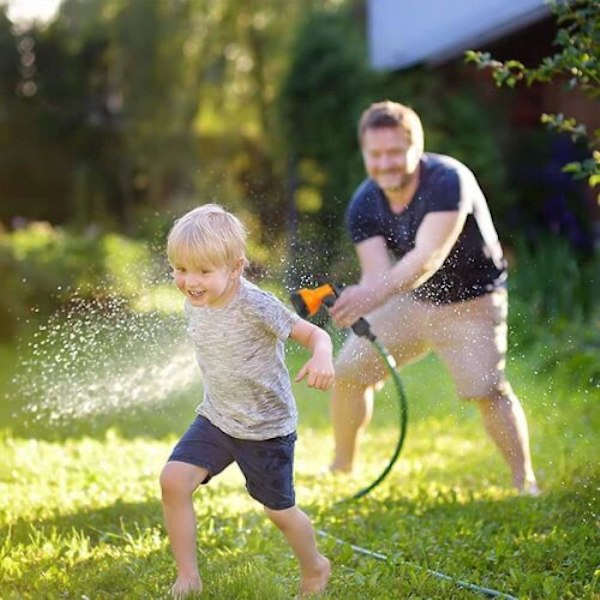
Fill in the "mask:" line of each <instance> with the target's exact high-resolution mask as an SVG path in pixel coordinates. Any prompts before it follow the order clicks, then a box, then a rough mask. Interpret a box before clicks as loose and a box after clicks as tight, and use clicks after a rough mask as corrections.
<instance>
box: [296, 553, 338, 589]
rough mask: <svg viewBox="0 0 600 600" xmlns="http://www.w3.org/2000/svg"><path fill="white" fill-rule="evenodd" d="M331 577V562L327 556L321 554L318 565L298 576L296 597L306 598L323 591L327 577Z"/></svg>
mask: <svg viewBox="0 0 600 600" xmlns="http://www.w3.org/2000/svg"><path fill="white" fill-rule="evenodd" d="M330 577H331V563H330V562H329V560H328V559H327V558H325V557H324V556H321V558H320V560H319V566H318V568H317V569H316V570H314V571H311V572H310V573H303V574H302V575H301V577H300V594H299V595H298V598H308V597H309V596H311V595H318V594H321V593H323V592H324V591H325V588H326V587H327V583H328V582H329V578H330Z"/></svg>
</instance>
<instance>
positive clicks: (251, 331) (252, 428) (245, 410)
mask: <svg viewBox="0 0 600 600" xmlns="http://www.w3.org/2000/svg"><path fill="white" fill-rule="evenodd" d="M185 316H186V320H187V332H188V335H189V336H190V338H191V339H192V341H193V343H194V346H195V351H196V360H197V361H198V365H199V367H200V370H201V372H202V378H203V384H204V400H203V401H202V403H201V404H200V405H199V406H198V408H197V409H196V412H197V413H198V414H200V415H203V416H204V417H206V418H207V419H208V420H209V421H210V422H211V423H212V424H213V425H215V426H216V427H218V428H219V429H221V430H222V431H224V432H225V433H227V434H228V435H230V436H232V437H235V438H239V439H246V440H266V439H270V438H274V437H277V436H282V435H288V434H289V433H292V432H293V431H295V429H296V424H297V416H298V415H297V409H296V403H295V400H294V397H293V395H292V389H291V383H290V376H289V372H288V370H287V367H286V365H285V361H284V342H285V340H286V339H287V338H288V337H289V335H290V333H291V331H292V328H293V326H294V324H295V323H296V321H297V320H298V318H299V317H298V316H297V315H296V314H295V313H293V312H292V311H290V310H289V309H288V308H287V307H286V306H285V305H284V304H283V303H282V302H281V301H280V300H278V299H277V298H276V297H275V296H273V295H272V294H270V293H268V292H264V291H263V290H261V289H260V288H258V287H257V286H255V285H254V284H252V283H250V282H249V281H248V280H246V279H244V278H243V277H242V278H241V280H240V287H239V290H238V294H237V296H236V297H235V298H234V300H233V301H232V302H231V303H230V304H229V305H227V306H226V307H223V308H208V307H195V306H192V305H191V304H190V303H189V302H186V303H185Z"/></svg>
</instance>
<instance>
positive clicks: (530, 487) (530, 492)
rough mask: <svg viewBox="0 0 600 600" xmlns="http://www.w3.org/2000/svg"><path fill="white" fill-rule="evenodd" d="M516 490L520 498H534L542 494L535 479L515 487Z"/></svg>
mask: <svg viewBox="0 0 600 600" xmlns="http://www.w3.org/2000/svg"><path fill="white" fill-rule="evenodd" d="M517 489H518V490H519V494H520V495H521V496H531V497H532V498H535V497H537V496H539V495H541V493H542V490H541V489H540V487H539V486H538V484H537V481H536V480H535V479H534V480H533V481H526V482H525V483H524V484H523V485H521V486H517Z"/></svg>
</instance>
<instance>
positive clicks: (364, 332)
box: [291, 283, 408, 504]
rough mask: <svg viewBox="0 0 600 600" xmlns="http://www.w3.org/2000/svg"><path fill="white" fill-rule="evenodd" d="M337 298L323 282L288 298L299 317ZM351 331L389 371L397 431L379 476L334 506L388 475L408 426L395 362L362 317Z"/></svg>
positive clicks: (363, 492) (365, 491)
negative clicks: (378, 356)
mask: <svg viewBox="0 0 600 600" xmlns="http://www.w3.org/2000/svg"><path fill="white" fill-rule="evenodd" d="M338 296H339V290H338V288H337V287H336V286H335V285H332V284H329V283H326V284H324V285H321V286H319V287H318V288H315V289H306V288H304V289H301V290H297V291H296V292H294V293H293V294H292V295H291V301H292V304H293V306H294V308H295V309H296V312H297V313H298V314H299V315H300V316H301V317H303V318H307V317H310V316H313V315H315V314H316V313H317V312H318V311H319V309H320V308H321V306H322V305H324V306H326V307H327V308H331V307H332V306H333V305H334V304H335V301H336V299H337V297H338ZM351 329H352V331H353V332H354V333H355V334H356V335H357V336H359V337H364V338H367V339H368V340H369V341H370V342H371V344H373V346H374V347H375V349H376V350H377V352H378V353H379V355H380V356H381V358H382V359H383V361H384V362H385V364H386V366H387V368H388V370H389V372H390V375H391V376H392V379H393V380H394V385H395V386H396V392H397V398H398V418H399V421H398V423H399V430H400V432H399V435H398V440H397V442H396V446H395V448H394V452H393V454H392V456H391V458H390V459H389V461H388V464H387V465H386V467H385V469H383V471H382V472H381V474H380V475H379V476H378V477H377V478H376V479H375V480H374V481H373V482H372V483H370V484H369V485H368V486H366V487H365V488H363V489H361V490H359V491H358V492H356V493H355V494H353V495H352V496H349V497H348V498H343V499H342V500H338V502H336V504H339V503H342V502H348V501H350V500H358V499H359V498H362V497H363V496H366V495H367V494H368V493H369V492H371V491H372V490H374V489H375V488H376V487H377V486H378V485H379V484H380V483H381V482H382V481H383V480H384V479H385V478H386V477H387V476H388V474H389V473H390V471H391V470H392V468H393V466H394V464H395V463H396V461H397V460H398V457H399V456H400V452H401V451H402V446H403V445H404V438H405V437H406V426H407V423H408V403H407V401H406V394H405V392H404V386H403V385H402V380H401V379H400V375H399V374H398V371H397V370H396V361H395V360H394V357H393V356H392V355H391V354H390V353H389V352H388V350H387V349H386V348H385V346H384V345H383V344H382V343H381V342H380V341H379V340H378V339H377V337H376V336H375V334H374V333H373V332H372V331H371V326H370V325H369V323H368V322H367V321H366V319H363V318H362V317H361V318H359V319H358V320H357V321H356V322H355V323H353V325H352V326H351Z"/></svg>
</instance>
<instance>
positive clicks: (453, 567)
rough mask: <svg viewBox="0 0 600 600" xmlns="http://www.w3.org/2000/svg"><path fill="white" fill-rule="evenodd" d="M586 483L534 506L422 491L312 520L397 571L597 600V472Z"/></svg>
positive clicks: (321, 513)
mask: <svg viewBox="0 0 600 600" xmlns="http://www.w3.org/2000/svg"><path fill="white" fill-rule="evenodd" d="M580 475H581V477H579V478H578V479H577V480H574V481H572V482H571V483H570V484H569V485H568V486H564V485H563V486H560V487H559V488H557V489H552V490H549V491H548V492H547V493H545V494H544V495H542V496H540V497H536V498H531V497H520V496H514V497H506V498H501V499H494V498H478V499H475V498H473V497H472V496H471V497H470V498H469V497H467V498H465V497H464V492H463V497H462V498H461V494H460V492H457V489H452V488H446V489H440V490H438V491H437V492H435V491H432V489H431V488H428V489H425V488H420V489H417V490H414V489H412V490H410V491H409V493H412V496H411V497H403V496H402V495H401V493H400V492H398V491H392V492H391V494H390V496H389V497H388V498H386V499H383V500H378V499H375V498H371V497H367V498H364V499H362V500H360V501H357V502H354V501H353V502H347V503H342V504H339V505H337V506H334V507H332V510H327V509H323V508H319V507H313V509H312V510H309V512H311V513H312V512H313V510H314V511H315V514H317V515H318V516H317V519H316V521H317V523H318V524H319V526H320V527H321V528H322V529H324V530H325V531H326V532H327V533H329V534H331V535H333V536H335V537H338V538H340V539H342V540H343V541H344V542H347V543H351V544H355V545H357V546H360V547H361V548H364V549H365V550H368V551H370V552H374V553H380V554H383V555H385V556H387V557H388V559H389V561H390V562H389V563H387V564H388V565H389V566H390V568H396V567H399V566H402V565H412V566H415V567H416V568H417V570H420V571H423V570H428V569H429V570H430V571H436V572H438V573H439V572H441V573H442V574H445V575H448V576H450V577H453V578H455V579H459V580H463V581H467V582H470V583H474V584H476V585H478V586H483V587H489V588H492V589H496V590H500V591H503V592H504V593H509V594H514V595H517V596H519V597H526V598H541V597H544V598H556V599H559V598H565V597H577V598H590V599H591V598H593V597H595V596H594V590H595V587H594V585H595V584H594V581H593V580H594V572H595V569H597V563H598V557H599V554H598V550H597V548H599V547H600V534H599V531H598V528H597V514H596V512H595V511H596V510H597V498H596V495H597V489H598V487H599V485H600V475H599V474H598V473H597V472H595V471H594V470H593V469H592V468H591V467H590V471H589V473H587V474H583V473H581V474H580ZM363 560H365V561H369V562H372V561H376V559H375V558H374V557H372V556H363ZM596 584H597V582H596Z"/></svg>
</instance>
